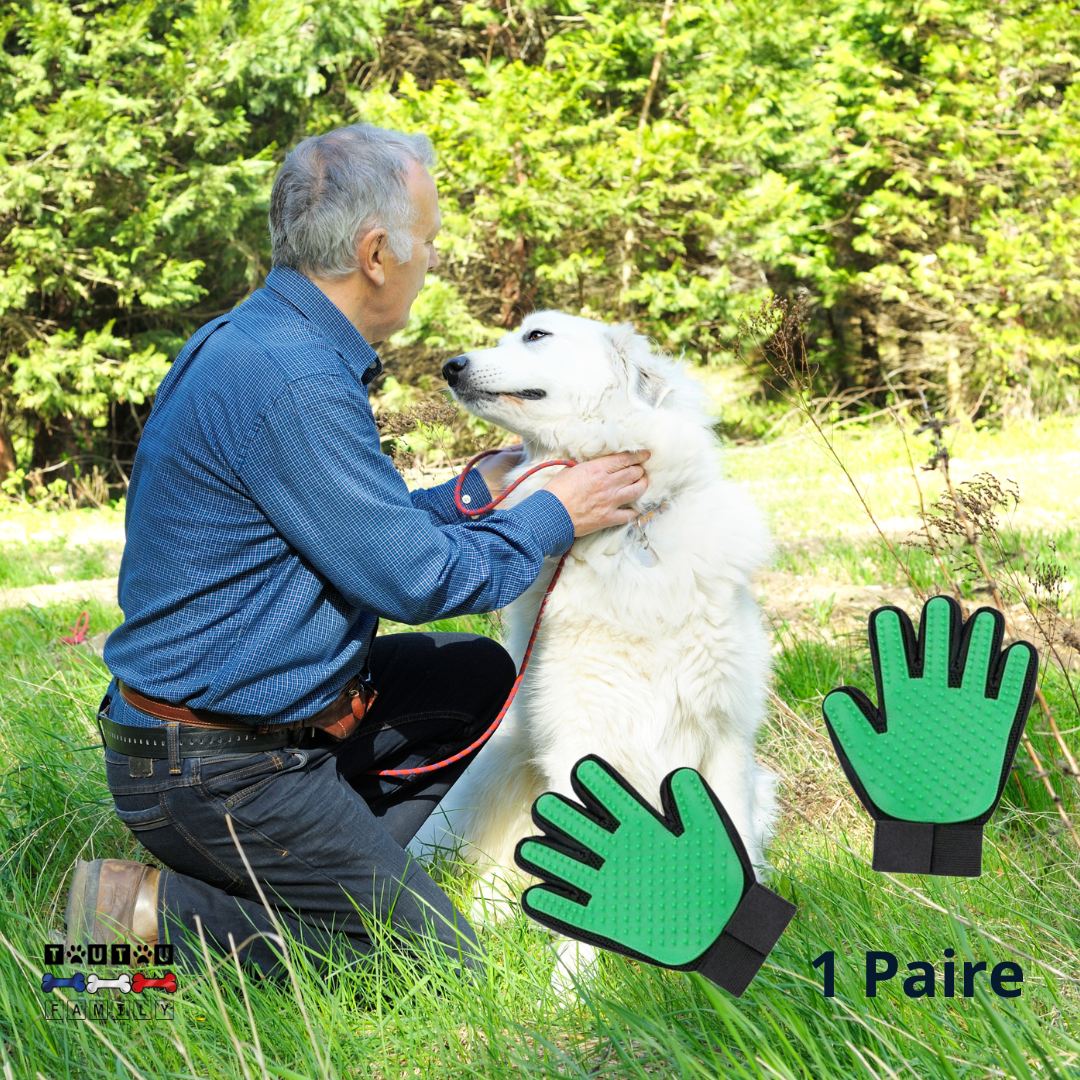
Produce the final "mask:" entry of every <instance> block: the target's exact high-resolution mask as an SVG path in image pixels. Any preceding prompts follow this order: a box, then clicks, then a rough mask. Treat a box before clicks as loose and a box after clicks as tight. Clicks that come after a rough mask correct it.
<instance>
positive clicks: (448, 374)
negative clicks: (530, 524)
mask: <svg viewBox="0 0 1080 1080" xmlns="http://www.w3.org/2000/svg"><path fill="white" fill-rule="evenodd" d="M468 366H469V358H468V357H467V356H454V357H451V358H450V359H449V360H447V361H446V363H445V364H443V366H442V375H443V378H444V379H445V380H446V381H447V382H448V383H449V384H450V385H451V386H457V384H458V379H460V378H461V373H462V372H463V371H464V370H465V369H466V368H467V367H468Z"/></svg>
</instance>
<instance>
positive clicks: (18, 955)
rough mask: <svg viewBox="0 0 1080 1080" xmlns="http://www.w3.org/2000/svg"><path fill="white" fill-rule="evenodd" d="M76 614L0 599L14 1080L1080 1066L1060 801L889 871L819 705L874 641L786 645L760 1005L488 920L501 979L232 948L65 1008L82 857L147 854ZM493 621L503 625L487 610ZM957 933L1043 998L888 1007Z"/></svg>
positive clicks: (1074, 947)
mask: <svg viewBox="0 0 1080 1080" xmlns="http://www.w3.org/2000/svg"><path fill="white" fill-rule="evenodd" d="M77 614H78V611H77V609H75V608H74V607H71V606H67V607H65V606H62V605H61V606H58V607H56V608H50V609H46V610H27V609H21V610H7V611H0V811H2V813H0V828H3V830H4V836H3V841H4V843H3V853H2V855H0V886H2V903H0V935H2V936H0V1035H2V1042H0V1068H2V1069H3V1075H4V1076H5V1080H6V1078H9V1077H10V1078H12V1080H14V1078H22V1077H26V1078H27V1080H36V1078H37V1077H39V1076H40V1077H45V1078H46V1080H53V1078H60V1077H64V1078H66V1077H78V1078H90V1077H94V1078H97V1077H101V1078H105V1077H117V1076H129V1075H130V1076H142V1077H147V1078H149V1077H196V1076H199V1077H215V1078H217V1077H223V1078H224V1077H229V1078H232V1077H236V1078H241V1077H243V1078H251V1080H256V1078H259V1080H262V1078H267V1077H283V1078H288V1080H294V1078H297V1077H303V1078H309V1077H310V1078H324V1077H343V1078H344V1077H364V1078H372V1080H399V1078H402V1080H404V1078H410V1077H414V1076H420V1077H431V1078H439V1080H442V1078H447V1080H452V1078H459V1077H461V1078H465V1077H484V1078H494V1080H503V1078H507V1080H508V1078H510V1077H514V1078H519V1077H521V1078H541V1077H544V1078H547V1077H568V1078H569V1077H573V1078H581V1080H586V1078H592V1077H607V1078H612V1080H614V1078H619V1080H623V1078H642V1080H644V1078H646V1077H680V1078H683V1077H685V1078H688V1080H689V1078H694V1080H700V1078H705V1077H719V1076H723V1077H738V1078H742V1077H746V1078H750V1077H753V1078H755V1080H766V1078H768V1080H775V1078H777V1077H779V1078H784V1080H789V1078H790V1080H794V1078H810V1077H813V1078H822V1080H840V1078H848V1077H851V1078H856V1077H858V1078H872V1080H879V1078H880V1080H886V1078H892V1077H904V1078H919V1080H926V1078H938V1077H940V1078H943V1080H952V1078H964V1080H968V1078H976V1077H978V1078H983V1077H1015V1078H1017V1080H1020V1078H1023V1080H1029V1078H1035V1077H1038V1078H1040V1080H1041V1078H1043V1077H1057V1078H1060V1080H1065V1078H1066V1077H1070V1076H1075V1075H1078V1074H1080V981H1077V980H1080V902H1078V898H1080V853H1078V852H1077V851H1076V850H1075V848H1073V847H1071V846H1070V841H1069V839H1068V837H1067V836H1066V835H1064V834H1062V833H1061V832H1060V831H1059V832H1055V831H1054V830H1055V828H1056V824H1055V823H1056V821H1057V819H1056V817H1055V816H1054V815H1052V814H1051V813H1050V812H1049V810H1048V809H1047V807H1046V806H1044V805H1042V804H1040V803H1038V802H1037V801H1036V796H1037V795H1038V791H1039V785H1038V783H1037V782H1036V781H1032V782H1031V784H1030V785H1029V784H1028V780H1029V779H1030V778H1025V777H1024V776H1023V775H1022V773H1023V770H1021V773H1020V774H1018V777H1019V779H1018V781H1014V782H1013V783H1012V784H1011V785H1010V794H1009V796H1008V799H1007V804H1006V805H1003V807H1002V808H1001V809H999V811H998V813H997V815H996V817H995V819H994V821H993V823H992V824H991V825H990V826H989V827H988V828H987V830H986V846H985V856H984V872H983V876H982V877H981V878H978V879H974V880H941V879H931V878H915V877H902V876H892V875H882V874H876V873H874V872H873V871H872V870H871V869H870V865H869V859H868V857H869V840H870V830H869V828H868V823H867V821H866V818H865V815H864V814H863V813H862V811H861V809H860V808H859V807H858V805H857V803H856V802H855V800H854V797H853V796H852V795H851V792H850V790H849V789H848V788H847V785H846V782H845V781H844V780H843V777H842V775H841V774H840V772H839V769H838V767H837V766H836V763H835V759H834V757H833V755H832V753H831V750H830V749H829V747H828V744H827V740H826V738H825V735H824V729H823V726H822V724H821V721H820V718H819V713H820V709H819V705H820V696H821V692H822V690H823V689H827V688H828V687H830V686H832V685H836V683H837V682H840V681H847V682H851V681H855V682H862V684H863V685H867V681H868V677H869V669H868V666H867V660H866V656H865V653H864V652H863V651H861V647H860V645H859V642H858V641H857V640H854V639H853V640H852V642H850V643H845V642H841V643H839V644H837V643H828V642H824V641H820V642H818V641H814V640H812V639H810V640H806V639H802V638H798V637H795V636H789V637H787V638H785V639H783V640H782V642H781V644H782V646H783V648H782V650H781V651H780V652H779V653H778V656H777V679H776V691H777V696H778V701H779V704H778V706H777V713H776V717H775V719H774V722H773V723H772V725H771V726H770V729H769V732H768V736H767V738H766V741H765V743H764V745H763V746H762V752H763V754H764V756H765V757H766V758H767V759H768V760H769V761H770V762H771V763H772V765H773V766H774V767H775V768H777V769H778V770H779V771H780V772H781V774H782V777H783V779H782V787H781V796H782V799H783V801H784V805H785V807H786V808H787V809H786V812H785V815H784V818H783V820H782V822H781V827H780V831H779V835H778V837H777V840H776V843H775V844H774V846H773V848H772V858H773V861H774V863H775V865H776V868H777V874H776V877H775V880H774V882H773V885H774V887H775V888H776V889H777V890H778V891H779V892H781V893H782V894H783V895H785V896H787V897H788V898H789V899H791V900H793V901H794V902H795V903H797V904H798V906H799V913H798V915H797V916H796V918H795V920H794V921H793V922H792V924H791V926H790V927H789V929H788V931H787V932H786V933H785V935H784V936H783V938H782V939H781V941H780V943H779V945H778V946H777V948H776V949H775V950H774V952H773V954H772V956H771V958H770V960H769V962H768V963H767V965H766V966H765V968H764V969H763V970H762V972H761V974H760V975H759V977H758V978H757V980H756V981H755V982H754V983H753V985H752V986H751V987H750V989H749V991H748V992H747V993H746V995H745V996H744V997H743V998H742V999H740V1000H735V999H734V998H731V997H730V996H728V995H727V994H725V993H724V992H723V991H720V990H717V989H716V988H715V987H713V986H712V985H711V984H709V983H707V982H705V981H704V980H702V979H700V978H699V977H697V976H694V975H690V976H688V975H685V974H682V973H677V972H666V971H661V970H658V969H655V968H651V967H648V966H647V965H641V964H637V963H635V962H632V961H629V960H626V959H624V958H621V957H617V956H605V957H604V960H603V962H602V965H601V969H600V975H599V978H598V979H597V981H596V982H594V983H592V984H590V985H588V986H584V987H582V988H581V993H580V998H579V999H578V1000H576V1001H573V1002H569V1003H568V1002H563V1001H559V1000H557V999H555V998H554V997H553V996H552V994H551V991H550V989H549V979H550V973H551V969H552V964H553V955H552V951H551V947H550V939H549V938H548V936H547V934H546V933H545V932H544V931H542V930H540V929H539V928H537V927H536V926H534V925H532V924H530V923H529V922H528V921H527V920H525V919H523V918H518V919H516V920H512V921H510V922H508V923H505V924H502V925H500V926H498V927H495V928H492V929H487V930H484V931H482V938H483V941H484V944H485V946H486V948H487V950H488V953H489V956H490V963H489V964H488V965H487V970H486V974H485V978H484V979H483V980H482V981H481V982H480V983H479V984H478V985H477V984H469V985H464V984H462V983H460V982H458V981H457V980H456V979H455V978H454V976H453V975H452V974H451V973H450V972H449V971H447V970H445V969H444V968H440V967H439V966H437V965H435V966H433V967H420V966H417V965H416V964H415V963H414V962H412V961H406V960H404V959H402V958H401V957H400V956H398V955H397V954H395V953H394V951H393V950H392V949H390V948H386V949H385V950H383V951H381V952H380V954H379V959H378V963H377V965H376V966H375V968H374V969H373V970H371V971H367V972H364V973H362V974H350V973H341V974H340V975H339V976H337V977H335V978H333V979H331V980H330V981H329V982H327V981H325V980H323V979H320V978H319V977H318V976H317V975H316V974H314V973H313V972H312V971H311V970H309V969H307V968H305V967H304V965H303V957H302V956H301V955H299V954H297V956H296V959H295V963H296V965H297V984H296V988H295V989H293V988H292V987H290V986H287V985H286V986H282V985H278V984H276V983H275V984H271V983H265V982H257V981H254V980H253V979H252V978H251V977H250V976H248V975H246V974H243V973H240V972H238V971H237V970H236V968H235V967H234V966H233V965H232V964H231V962H228V961H225V962H223V963H221V964H220V966H218V967H217V968H216V970H214V971H213V973H212V975H211V974H207V973H205V972H204V973H203V974H202V976H201V977H192V976H182V977H181V987H180V990H179V992H178V993H177V994H176V1000H175V1018H174V1019H173V1020H172V1021H158V1022H143V1023H136V1022H125V1023H119V1022H115V1021H109V1022H101V1023H98V1024H96V1025H94V1024H91V1023H89V1022H86V1021H80V1020H66V1021H62V1020H46V1019H45V1018H44V1012H43V1004H44V1001H45V998H44V995H43V994H42V993H41V991H40V974H41V952H42V945H43V943H44V941H45V940H46V937H47V934H48V932H49V931H50V930H55V929H58V928H60V927H61V918H62V906H63V893H62V888H63V886H64V884H65V882H66V879H67V877H68V875H69V872H70V869H71V866H72V864H73V862H74V860H75V859H76V858H77V857H82V858H92V857H108V856H113V857H121V858H133V857H134V858H139V857H140V854H139V849H138V847H137V844H136V843H135V841H134V840H133V839H132V837H131V836H130V835H129V834H127V833H126V832H125V831H124V829H123V828H122V827H121V826H120V825H119V824H118V823H117V822H116V821H115V819H114V818H113V816H112V814H111V810H110V805H111V804H110V799H109V795H108V792H107V790H106V788H105V784H104V775H103V773H104V770H103V769H102V765H101V752H100V749H99V748H98V747H97V746H96V742H97V738H96V733H95V732H94V730H93V727H92V722H91V719H90V718H91V717H92V715H93V709H94V706H95V705H96V702H97V699H98V697H99V696H100V694H101V692H102V690H103V688H104V686H105V684H106V681H107V673H106V672H105V670H104V668H103V667H102V666H101V664H100V662H99V661H98V660H97V659H96V658H95V657H94V656H93V655H92V654H91V653H89V652H88V651H84V650H83V649H81V648H80V649H73V648H71V647H69V646H65V645H62V644H60V643H59V638H60V637H61V636H62V634H64V633H65V632H67V629H68V628H69V627H70V625H71V624H72V622H74V619H75V617H76V615H77ZM91 617H92V627H91V630H92V632H96V631H99V630H101V629H105V628H107V627H108V626H110V625H114V624H115V623H116V622H117V621H118V620H119V612H118V611H117V610H116V609H107V608H101V607H95V608H93V609H92V610H91ZM478 622H479V621H478ZM470 625H473V624H472V623H470V622H468V621H466V622H463V623H459V624H458V625H457V626H455V628H462V629H463V628H465V627H466V626H470ZM477 628H478V629H486V630H487V632H489V633H490V632H491V630H490V625H489V624H487V623H485V625H484V626H477ZM1049 689H1050V691H1051V692H1052V693H1056V692H1057V690H1056V689H1055V687H1054V685H1053V684H1052V683H1051V684H1049ZM1062 715H1064V713H1062ZM1032 726H1033V727H1036V728H1037V726H1038V724H1037V720H1036V719H1035V718H1033V721H1032ZM1047 753H1050V748H1049V746H1047ZM1029 787H1030V790H1029ZM1078 796H1080V786H1078V785H1073V787H1072V788H1070V789H1068V790H1066V791H1065V792H1064V793H1063V797H1064V798H1065V799H1066V805H1067V809H1068V812H1069V813H1071V814H1074V815H1076V814H1078V813H1080V797H1078ZM141 857H143V858H145V853H144V854H143V855H142V856H141ZM443 883H444V885H445V886H446V887H447V888H448V889H449V890H450V891H451V892H452V893H455V895H457V896H458V897H459V898H460V899H462V902H463V896H462V890H463V889H464V888H465V887H466V883H465V882H464V881H463V880H462V879H461V878H460V877H455V876H453V875H451V874H446V875H445V876H444V878H443ZM946 948H953V949H954V950H956V954H957V959H958V960H963V959H964V958H968V959H977V960H985V961H987V962H988V964H989V965H990V966H991V967H992V966H993V964H994V963H996V962H997V961H999V960H1005V959H1008V960H1014V961H1017V962H1019V963H1020V964H1021V966H1022V967H1023V970H1024V983H1023V995H1022V996H1021V997H1020V998H1017V999H1014V1000H1004V999H1001V998H997V997H995V996H993V995H992V994H990V993H989V991H988V990H987V988H986V984H985V982H984V981H981V982H980V989H979V991H978V993H977V995H976V997H974V998H972V999H965V998H962V997H956V998H952V999H946V998H943V997H940V996H939V997H936V998H933V999H927V998H922V999H910V998H907V997H905V996H904V995H903V993H902V989H901V985H900V978H897V979H895V980H893V981H892V982H890V983H886V984H883V986H882V988H881V989H880V991H879V994H878V996H877V997H876V998H872V999H868V998H866V997H865V995H864V959H863V955H864V953H865V952H866V951H867V950H885V951H890V952H892V953H894V954H895V955H896V956H897V957H898V958H900V962H901V972H902V974H907V972H905V971H904V970H903V965H905V964H906V963H908V962H909V961H913V960H916V959H918V960H927V961H931V962H935V963H937V965H938V969H939V971H940V966H941V963H942V962H943V952H944V950H945V949H946ZM826 950H832V951H834V952H835V954H836V964H837V966H836V996H835V997H833V998H826V997H824V996H823V994H822V990H821V976H820V973H819V972H818V971H816V970H815V969H814V968H813V967H812V966H811V961H812V960H813V959H815V958H816V957H818V956H819V955H820V954H821V953H822V952H824V951H826ZM215 959H217V958H215ZM983 979H984V977H983V976H980V980H983ZM58 993H59V992H58V991H54V995H55V994H58ZM69 1000H70V999H69ZM301 1003H302V1005H303V1013H306V1016H307V1018H308V1019H307V1021H305V1019H304V1015H303V1014H302V1010H301Z"/></svg>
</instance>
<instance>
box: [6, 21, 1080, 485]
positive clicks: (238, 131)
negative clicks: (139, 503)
mask: <svg viewBox="0 0 1080 1080" xmlns="http://www.w3.org/2000/svg"><path fill="white" fill-rule="evenodd" d="M0 28H2V36H3V41H4V45H3V50H2V51H0V101H3V103H4V109H3V116H2V118H0V271H2V276H0V481H2V482H3V485H4V489H5V490H6V491H7V492H9V493H10V494H20V493H21V494H23V495H30V496H31V497H38V498H45V499H47V498H50V497H53V496H57V495H60V494H63V495H66V496H67V497H69V498H72V499H75V498H78V499H82V500H83V501H90V502H99V501H101V500H103V499H104V498H106V497H107V496H109V495H110V494H122V492H123V487H122V486H121V485H123V484H124V483H125V478H126V475H127V471H128V470H129V469H130V464H131V460H132V458H133V456H134V449H135V446H136V444H137V441H138V436H139V433H140V432H141V430H142V425H143V423H144V422H145V419H146V417H147V415H148V413H149V410H150V408H151V406H152V402H153V394H154V390H155V387H156V386H157V384H158V382H159V381H160V379H161V378H162V376H163V375H164V373H165V372H166V370H167V369H168V365H169V363H170V360H171V358H172V357H173V356H175V355H176V353H177V351H178V350H179V348H180V346H181V345H182V344H183V342H184V340H185V339H186V337H187V336H188V335H189V334H190V333H191V332H192V331H193V330H194V329H196V328H197V327H198V326H199V325H200V324H201V323H203V322H205V321H207V320H208V319H210V318H212V317H214V316H215V315H217V314H219V313H221V312H223V311H226V310H228V309H229V308H230V307H232V306H233V305H235V304H237V303H239V302H241V301H242V300H243V299H244V298H245V297H246V296H247V295H249V294H250V293H251V291H252V290H254V289H256V288H258V287H259V286H260V284H261V283H262V280H263V277H264V275H265V273H266V272H267V270H268V268H269V240H268V233H267V227H266V211H267V202H268V194H269V190H270V185H271V183H272V180H273V176H274V173H275V168H276V166H277V164H278V163H279V162H280V161H281V160H282V158H283V156H284V154H285V153H286V152H287V150H288V149H289V148H290V147H291V146H293V145H295V144H296V142H297V141H298V140H300V139H301V138H303V137H305V136H307V135H311V134H316V133H319V132H322V131H326V130H328V129H330V128H332V127H335V126H338V125H341V124H344V123H350V122H354V121H356V120H367V121H371V122H374V123H377V124H382V125H387V126H392V127H397V128H401V129H405V130H417V131H424V132H426V133H427V134H428V135H429V136H430V137H431V138H432V140H433V141H434V143H435V146H436V149H437V151H438V155H439V163H438V166H437V169H436V179H437V181H438V184H439V188H440V191H441V193H442V203H443V216H444V221H445V228H444V233H443V239H442V258H443V264H442V266H441V267H440V269H439V271H438V273H437V275H436V276H435V277H434V278H433V279H429V283H428V284H427V286H426V287H425V289H424V291H423V292H422V293H421V296H420V299H419V301H418V302H417V304H416V306H415V308H414V314H413V319H412V321H411V323H410V325H409V327H408V328H407V329H406V330H405V331H403V332H402V333H400V334H398V335H397V336H396V337H395V338H394V339H393V340H392V341H391V342H390V343H388V345H387V346H386V347H384V350H383V351H384V357H386V358H387V359H388V360H389V361H390V364H389V366H390V370H391V372H392V373H393V374H394V375H395V376H396V378H397V379H398V380H399V381H400V383H402V384H404V385H410V384H411V385H413V386H419V387H420V388H421V390H422V391H425V390H426V391H429V392H430V391H431V390H433V389H435V388H437V386H440V385H441V383H437V382H436V383H433V382H432V379H433V378H434V376H435V374H436V373H437V371H438V367H439V364H440V363H441V362H442V361H443V360H444V359H445V358H446V357H447V356H449V355H452V354H453V353H454V352H456V351H460V350H461V349H463V348H466V347H475V346H477V345H480V344H483V343H485V342H488V341H491V340H493V339H494V338H496V337H497V336H498V335H499V334H500V333H502V332H503V331H504V330H505V329H506V328H509V327H512V326H514V325H515V324H516V323H517V322H518V321H519V320H520V318H521V317H522V315H523V314H524V313H525V312H527V311H529V310H532V309H533V308H537V307H548V306H550V307H557V308H561V309H563V310H567V311H571V312H575V313H580V314H583V315H589V316H593V317H597V318H601V319H604V320H608V321H610V320H615V319H630V320H633V322H634V323H635V324H636V325H637V326H638V328H639V329H640V330H642V331H644V332H646V333H648V334H650V335H651V336H652V337H653V338H655V340H656V341H657V342H658V343H659V344H660V345H661V346H662V347H664V348H665V349H670V350H673V351H676V352H679V351H685V355H686V356H687V357H688V358H689V359H691V360H693V361H694V362H696V363H699V364H702V365H709V366H713V367H716V366H720V367H723V366H726V365H732V364H734V363H735V362H736V361H735V358H734V356H733V341H734V340H735V339H736V338H737V336H738V326H739V321H740V319H741V318H743V317H744V316H745V315H746V314H747V313H748V312H751V311H753V310H755V309H757V307H758V305H759V304H760V302H761V301H762V299H763V298H764V297H767V296H769V295H771V294H772V293H776V294H779V295H781V296H786V297H795V296H797V295H801V296H803V297H804V298H805V300H806V302H807V304H808V307H809V313H810V316H811V321H810V324H809V336H810V345H811V347H812V349H813V350H814V351H815V354H816V355H815V361H816V363H817V368H816V380H817V382H816V389H817V391H818V392H819V393H820V394H822V395H826V396H831V398H832V400H833V401H834V402H835V403H837V404H838V405H839V406H840V407H843V408H846V409H849V410H860V409H861V410H863V411H864V412H867V411H872V410H873V409H875V408H880V407H882V406H884V405H887V404H890V403H895V402H897V401H905V400H914V399H917V398H918V394H919V392H920V391H921V392H922V393H923V394H925V396H926V399H927V403H928V404H929V406H930V407H931V408H932V409H936V410H940V411H942V412H944V413H946V414H948V415H949V416H950V417H952V418H959V419H963V418H967V419H969V420H973V421H975V422H986V423H989V424H996V423H998V422H1000V421H1001V420H1003V419H1004V420H1007V419H1008V418H1010V417H1012V416H1017V415H1021V416H1022V415H1031V414H1032V413H1033V412H1045V411H1049V410H1060V409H1066V410H1071V409H1074V408H1075V407H1076V405H1077V401H1078V397H1080V370H1078V362H1080V318H1078V315H1080V214H1078V210H1080V123H1078V121H1080V82H1078V71H1080V11H1078V9H1077V8H1076V6H1075V5H1074V4H1071V3H1052V2H1047V0H1026V2H1021V0H995V2H987V0H917V2H911V0H769V2H768V3H765V2H763V0H701V2H697V3H690V2H687V0H657V2H655V3H654V2H643V0H598V2H593V0H590V2H588V3H585V2H582V0H542V2H537V0H488V2H487V3H464V2H462V0H446V2H442V3H433V2H430V0H404V2H401V0H335V2H334V3H332V4H331V3H320V2H316V3H311V2H304V0H249V2H239V0H232V2H229V0H188V2H183V3H173V2H165V0H141V2H135V3H99V2H87V3H82V4H78V3H74V4H73V3H68V2H66V0H63V2H58V0H14V2H6V3H3V4H2V5H0ZM753 359H754V357H753V355H751V356H750V360H751V361H753ZM774 394H775V388H772V387H770V385H769V380H768V379H763V380H761V381H759V382H758V383H757V384H756V385H751V386H750V387H749V388H748V392H747V393H746V394H744V395H743V400H742V401H741V403H740V404H739V405H738V406H737V407H736V408H734V409H732V410H729V413H728V415H727V416H726V417H725V421H724V423H725V426H726V428H727V430H728V432H729V433H730V434H735V435H736V436H739V435H742V436H749V437H753V436H755V435H759V434H761V432H762V431H763V430H765V428H766V427H767V425H768V423H769V422H770V419H769V418H770V409H771V406H770V398H771V397H773V396H774ZM91 478H92V480H91ZM50 485H51V486H50Z"/></svg>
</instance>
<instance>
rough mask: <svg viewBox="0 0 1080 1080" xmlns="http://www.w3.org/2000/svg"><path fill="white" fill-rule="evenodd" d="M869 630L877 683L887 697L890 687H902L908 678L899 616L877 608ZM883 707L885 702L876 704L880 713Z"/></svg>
mask: <svg viewBox="0 0 1080 1080" xmlns="http://www.w3.org/2000/svg"><path fill="white" fill-rule="evenodd" d="M870 628H871V639H872V641H873V642H874V643H875V644H876V650H875V659H876V661H877V672H878V675H879V681H880V684H881V688H882V691H883V693H884V694H885V695H886V696H887V695H888V693H889V688H890V687H893V686H902V685H903V684H904V683H905V682H906V681H907V680H908V679H909V678H910V674H909V668H908V660H907V649H906V648H905V645H904V635H903V632H902V631H901V629H900V616H899V615H898V614H897V612H895V611H893V610H892V608H878V609H877V610H876V611H874V612H873V613H872V614H871V623H870ZM826 700H828V699H826ZM885 706H886V703H885V701H879V702H878V708H879V709H881V710H882V711H884V710H885Z"/></svg>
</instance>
